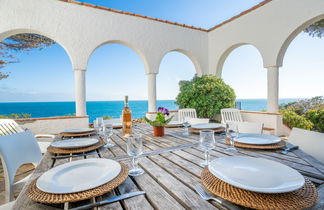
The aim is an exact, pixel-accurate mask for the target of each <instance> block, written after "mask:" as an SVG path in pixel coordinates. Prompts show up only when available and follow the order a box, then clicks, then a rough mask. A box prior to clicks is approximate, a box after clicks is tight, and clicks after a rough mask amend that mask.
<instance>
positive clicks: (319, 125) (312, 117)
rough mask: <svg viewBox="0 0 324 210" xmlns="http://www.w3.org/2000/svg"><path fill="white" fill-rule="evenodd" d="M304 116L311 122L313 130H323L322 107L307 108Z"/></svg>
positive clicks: (323, 110) (323, 112)
mask: <svg viewBox="0 0 324 210" xmlns="http://www.w3.org/2000/svg"><path fill="white" fill-rule="evenodd" d="M305 117H306V119H308V120H309V121H311V122H312V123H313V125H314V126H313V130H315V131H319V132H324V109H313V110H309V111H307V112H306V113H305Z"/></svg>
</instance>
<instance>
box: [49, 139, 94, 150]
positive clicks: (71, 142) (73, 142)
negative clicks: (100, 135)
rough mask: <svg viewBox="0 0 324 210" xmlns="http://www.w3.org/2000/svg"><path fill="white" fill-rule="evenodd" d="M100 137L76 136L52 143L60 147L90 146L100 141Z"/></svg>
mask: <svg viewBox="0 0 324 210" xmlns="http://www.w3.org/2000/svg"><path fill="white" fill-rule="evenodd" d="M98 141H99V140H98V139H94V138H74V139H68V140H62V141H56V142H53V143H51V146H53V147H58V148H80V147H88V146H91V145H94V144H96V143H98Z"/></svg>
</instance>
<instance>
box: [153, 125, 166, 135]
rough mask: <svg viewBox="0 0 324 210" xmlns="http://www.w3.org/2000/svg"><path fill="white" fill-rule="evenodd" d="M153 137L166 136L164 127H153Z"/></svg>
mask: <svg viewBox="0 0 324 210" xmlns="http://www.w3.org/2000/svg"><path fill="white" fill-rule="evenodd" d="M153 135H154V136H164V127H162V126H159V127H157V126H153Z"/></svg>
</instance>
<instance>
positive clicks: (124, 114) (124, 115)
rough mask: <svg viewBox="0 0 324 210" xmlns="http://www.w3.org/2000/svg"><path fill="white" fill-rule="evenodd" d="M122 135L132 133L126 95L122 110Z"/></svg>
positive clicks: (130, 115) (130, 112)
mask: <svg viewBox="0 0 324 210" xmlns="http://www.w3.org/2000/svg"><path fill="white" fill-rule="evenodd" d="M122 118H123V119H122V120H123V136H125V135H127V134H132V111H131V109H130V108H129V106H128V96H125V105H124V108H123V112H122Z"/></svg>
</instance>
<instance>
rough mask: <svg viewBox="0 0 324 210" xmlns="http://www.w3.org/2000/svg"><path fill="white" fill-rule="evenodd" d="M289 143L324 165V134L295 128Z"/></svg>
mask: <svg viewBox="0 0 324 210" xmlns="http://www.w3.org/2000/svg"><path fill="white" fill-rule="evenodd" d="M288 142H290V143H292V144H294V145H297V146H299V148H300V149H301V150H303V151H304V152H306V153H308V154H310V155H311V156H313V157H314V158H316V159H317V160H319V161H321V162H322V163H324V133H319V132H315V131H309V130H304V129H300V128H293V129H292V131H291V133H290V135H289V138H288Z"/></svg>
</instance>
